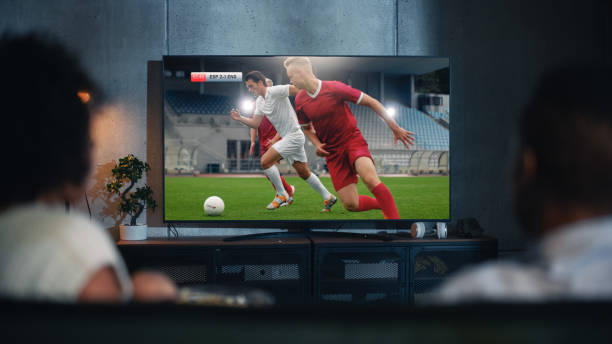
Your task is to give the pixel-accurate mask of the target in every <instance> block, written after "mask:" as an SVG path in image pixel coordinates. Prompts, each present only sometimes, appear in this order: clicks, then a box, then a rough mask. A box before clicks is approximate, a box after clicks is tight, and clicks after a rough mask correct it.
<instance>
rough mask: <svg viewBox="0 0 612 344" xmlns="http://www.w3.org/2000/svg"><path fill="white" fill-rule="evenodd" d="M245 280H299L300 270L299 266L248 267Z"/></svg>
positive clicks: (245, 271) (245, 270)
mask: <svg viewBox="0 0 612 344" xmlns="http://www.w3.org/2000/svg"><path fill="white" fill-rule="evenodd" d="M244 279H245V280H246V281H271V280H274V281H276V280H298V279H300V268H299V267H298V265H297V264H275V265H246V266H245V267H244Z"/></svg>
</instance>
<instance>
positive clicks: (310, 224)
mask: <svg viewBox="0 0 612 344" xmlns="http://www.w3.org/2000/svg"><path fill="white" fill-rule="evenodd" d="M285 56H307V57H364V58H367V57H374V58H389V57H408V58H446V59H448V68H449V98H450V99H453V97H452V93H453V74H452V58H451V56H434V55H300V54H295V55H290V54H289V55H214V54H212V55H163V56H162V71H161V73H162V77H161V80H162V111H161V114H162V126H161V130H162V132H161V137H162V166H161V168H162V201H161V203H162V216H163V218H162V221H163V223H164V224H166V225H169V224H172V225H178V226H180V227H196V228H232V229H273V230H288V231H290V232H291V231H303V230H311V229H325V230H329V229H332V230H342V229H358V230H360V229H375V230H406V229H409V228H410V226H411V225H412V223H414V222H431V223H433V222H451V221H452V202H451V200H452V172H450V173H449V181H448V188H449V190H448V219H400V220H371V219H370V220H350V219H347V220H340V219H338V220H230V219H228V220H216V219H215V220H167V219H166V206H165V202H166V180H165V179H166V178H165V168H166V154H165V153H164V152H165V151H166V142H165V136H164V129H165V109H164V105H163V104H165V101H166V92H165V90H166V88H165V77H164V72H165V67H166V64H165V61H166V59H167V58H185V59H187V58H201V57H285ZM451 106H452V103H451ZM451 112H452V111H451ZM452 122H453V121H452V120H451V119H450V118H449V125H448V135H449V157H448V159H449V160H448V164H449V166H452V157H453V154H450V153H451V147H452V144H451V143H450V140H451V136H450V135H451V132H452ZM449 170H452V169H450V167H449ZM245 234H246V233H245Z"/></svg>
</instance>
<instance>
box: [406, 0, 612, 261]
mask: <svg viewBox="0 0 612 344" xmlns="http://www.w3.org/2000/svg"><path fill="white" fill-rule="evenodd" d="M398 8H399V10H398V13H399V17H398V18H399V27H398V31H399V42H398V45H399V49H398V50H399V54H406V55H413V54H414V55H420V54H422V53H423V52H426V53H427V54H430V55H442V56H450V57H451V82H452V88H451V93H452V95H451V117H452V119H451V137H450V139H451V195H452V196H451V197H452V199H451V217H452V218H453V219H454V220H457V219H459V218H464V217H476V218H477V219H478V220H479V221H480V223H481V225H482V226H483V227H484V228H485V230H486V233H488V234H490V235H494V236H496V237H498V238H499V239H500V248H501V249H518V248H521V247H523V246H524V238H523V236H522V234H521V232H520V230H519V228H518V227H517V224H516V222H515V220H514V216H513V213H512V202H511V188H510V185H509V182H510V169H511V167H512V165H513V157H514V153H515V152H516V141H517V131H516V122H517V119H518V115H519V112H520V107H521V104H523V103H524V102H525V100H526V99H527V97H528V95H529V93H530V91H531V90H532V88H533V87H534V83H535V81H536V80H537V77H538V75H539V74H540V73H541V72H542V71H544V70H546V69H548V68H550V67H552V66H555V65H558V64H560V63H562V62H564V61H567V60H568V59H574V58H587V59H590V60H603V59H605V57H606V51H605V46H606V44H607V43H606V42H607V41H606V37H609V19H606V14H605V13H606V5H605V4H604V2H588V1H587V2H578V1H539V2H533V1H450V0H438V1H431V0H410V1H400V2H399V3H398ZM420 13H423V14H426V15H424V16H421V14H420ZM606 25H608V26H607V31H606ZM415 32H416V33H422V34H421V35H418V34H415ZM606 33H607V35H608V36H606ZM608 50H609V48H608ZM608 54H609V52H608ZM417 134H418V133H417Z"/></svg>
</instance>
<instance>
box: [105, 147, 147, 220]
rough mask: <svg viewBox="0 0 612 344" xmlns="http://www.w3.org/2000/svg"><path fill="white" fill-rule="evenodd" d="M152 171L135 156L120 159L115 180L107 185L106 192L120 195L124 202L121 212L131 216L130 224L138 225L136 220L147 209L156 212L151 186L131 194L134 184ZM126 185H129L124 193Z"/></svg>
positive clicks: (114, 171)
mask: <svg viewBox="0 0 612 344" xmlns="http://www.w3.org/2000/svg"><path fill="white" fill-rule="evenodd" d="M150 170H151V167H150V166H149V164H147V163H146V162H143V161H141V160H139V159H138V158H137V157H135V156H134V155H133V154H129V155H127V156H125V157H123V158H120V159H119V163H118V164H117V165H115V168H113V170H112V175H113V179H112V180H111V181H110V182H109V183H107V184H106V190H107V191H108V192H110V193H111V194H118V195H120V197H121V199H122V201H121V203H120V204H119V211H120V212H121V213H122V214H127V215H130V216H131V219H130V224H131V225H132V226H133V225H135V224H136V219H137V218H138V216H140V214H141V213H142V211H143V210H144V209H145V207H148V208H151V209H152V210H155V208H157V202H155V200H154V199H153V190H152V189H151V187H150V186H148V185H145V186H143V187H139V188H137V189H136V191H134V192H132V193H129V191H130V190H131V189H132V187H133V186H134V184H136V183H137V182H138V180H140V179H141V178H142V175H143V173H146V172H148V171H150ZM124 185H127V187H126V188H125V189H123V191H122V190H121V189H122V188H123V187H124Z"/></svg>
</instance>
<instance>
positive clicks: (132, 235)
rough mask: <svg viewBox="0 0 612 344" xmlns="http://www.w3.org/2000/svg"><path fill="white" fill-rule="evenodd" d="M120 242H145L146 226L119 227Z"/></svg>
mask: <svg viewBox="0 0 612 344" xmlns="http://www.w3.org/2000/svg"><path fill="white" fill-rule="evenodd" d="M119 238H120V239H121V240H147V225H136V226H126V225H121V226H119Z"/></svg>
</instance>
